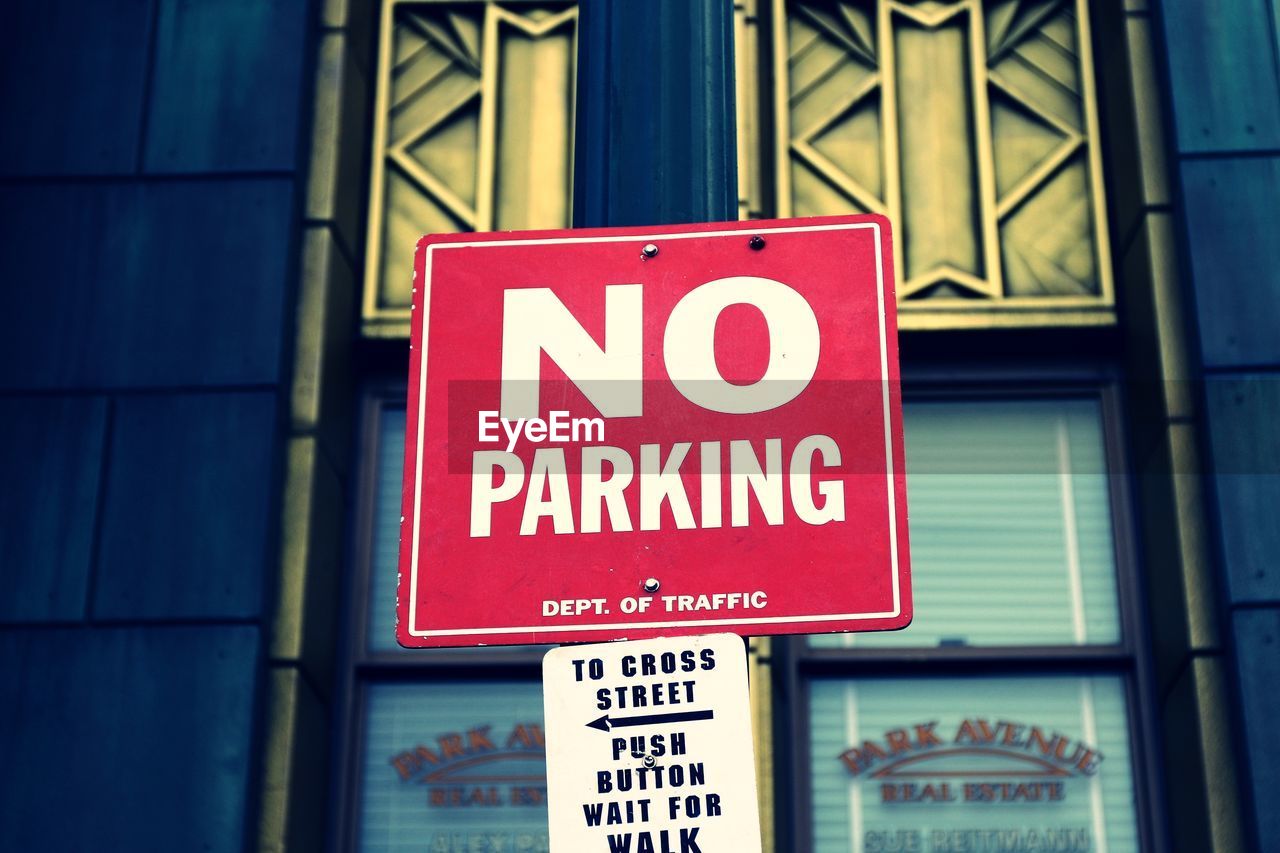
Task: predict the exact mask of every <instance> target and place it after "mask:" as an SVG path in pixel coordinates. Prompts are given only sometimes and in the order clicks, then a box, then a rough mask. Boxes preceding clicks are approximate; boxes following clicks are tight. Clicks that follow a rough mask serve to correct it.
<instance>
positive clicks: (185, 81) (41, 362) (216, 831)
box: [0, 0, 319, 853]
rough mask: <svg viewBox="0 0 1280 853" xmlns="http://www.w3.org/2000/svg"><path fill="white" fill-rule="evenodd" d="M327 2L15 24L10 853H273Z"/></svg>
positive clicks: (0, 303) (10, 49)
mask: <svg viewBox="0 0 1280 853" xmlns="http://www.w3.org/2000/svg"><path fill="white" fill-rule="evenodd" d="M318 17H319V9H318V8H316V5H315V4H313V3H310V2H308V0H270V2H260V0H222V2H210V0H98V2H80V0H49V2H40V3H17V4H9V6H7V7H6V8H5V12H4V20H3V22H2V23H0V127H3V128H4V130H3V132H0V581H2V583H3V595H0V755H3V756H4V765H5V766H4V772H3V773H0V814H3V818H0V849H3V850H41V851H48V853H61V851H81V850H129V851H166V853H169V851H176V850H195V851H199V850H204V851H213V853H219V851H240V850H243V849H246V847H251V846H252V845H251V843H250V841H251V839H253V838H254V833H255V827H254V826H252V825H251V822H252V820H253V813H254V810H255V809H256V806H255V805H254V804H255V803H256V798H257V792H256V790H255V786H256V779H255V770H254V767H255V763H256V762H257V758H256V757H255V756H256V754H257V751H258V749H259V747H258V745H257V740H256V739H257V738H258V737H259V736H260V735H259V729H260V727H261V714H262V707H261V706H262V700H261V695H262V684H263V646H264V643H265V642H266V637H265V634H264V614H265V613H266V612H268V607H269V603H270V601H271V596H272V595H273V590H272V589H271V583H272V578H273V577H274V568H273V566H274V564H275V561H276V559H277V556H276V548H277V540H278V531H277V527H278V515H279V505H280V485H279V484H280V476H281V475H280V467H281V455H282V447H283V444H282V440H283V429H284V423H283V422H284V420H285V419H284V418H283V417H282V415H281V412H282V400H283V399H284V391H285V389H286V388H287V383H288V372H289V366H288V363H287V358H286V355H285V354H286V353H288V352H289V351H290V349H289V344H290V341H289V336H290V334H291V326H292V317H293V315H292V311H293V290H294V280H295V279H296V276H297V272H298V257H299V254H300V246H299V227H300V223H299V213H298V208H299V202H298V199H299V194H300V191H301V190H300V188H301V187H303V186H305V177H306V176H305V174H303V168H304V166H303V164H302V162H301V157H302V155H301V154H300V152H301V151H303V150H304V148H303V147H302V146H300V144H299V143H300V139H301V138H302V136H303V135H304V131H305V125H306V124H307V122H308V121H309V106H310V97H311V93H310V86H309V83H308V82H307V81H308V75H309V73H310V68H309V63H308V57H309V56H310V55H311V53H310V51H311V46H312V45H313V44H314V39H315V31H316V22H317V20H318Z"/></svg>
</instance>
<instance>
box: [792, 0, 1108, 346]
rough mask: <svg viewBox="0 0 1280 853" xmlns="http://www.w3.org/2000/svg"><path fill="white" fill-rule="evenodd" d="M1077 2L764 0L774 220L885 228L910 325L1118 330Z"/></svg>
mask: <svg viewBox="0 0 1280 853" xmlns="http://www.w3.org/2000/svg"><path fill="white" fill-rule="evenodd" d="M1087 6H1088V3H1087V0H919V2H908V0H774V7H773V13H774V14H773V22H774V33H773V35H774V42H773V57H774V79H775V81H776V82H775V85H776V87H777V90H776V91H775V92H774V98H775V113H776V116H775V117H776V128H777V140H776V151H777V156H776V163H775V165H776V174H775V180H776V190H777V205H778V213H779V214H780V215H783V216H817V215H822V214H833V213H847V212H850V211H868V212H877V213H884V214H886V215H888V216H889V217H890V218H891V219H892V221H893V222H894V223H895V225H896V226H897V229H898V230H897V241H896V246H897V248H896V255H895V259H894V260H895V265H896V268H897V270H898V280H899V288H898V298H899V302H900V303H901V314H900V318H901V323H902V325H903V326H904V327H906V328H913V327H914V328H946V327H957V326H997V325H999V326H1009V325H1074V324H1089V325H1095V324H1107V323H1113V322H1114V321H1115V313H1114V295H1113V290H1112V283H1111V273H1110V258H1109V249H1108V242H1107V228H1106V220H1105V212H1104V200H1103V193H1102V167H1101V160H1100V152H1099V149H1098V118H1097V102H1096V98H1095V95H1094V85H1093V74H1092V58H1091V55H1090V47H1089V25H1088V17H1087Z"/></svg>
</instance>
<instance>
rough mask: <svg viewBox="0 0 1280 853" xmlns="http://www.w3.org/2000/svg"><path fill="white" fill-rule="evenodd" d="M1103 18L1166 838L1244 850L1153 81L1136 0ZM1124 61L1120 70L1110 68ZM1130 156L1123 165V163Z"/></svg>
mask: <svg viewBox="0 0 1280 853" xmlns="http://www.w3.org/2000/svg"><path fill="white" fill-rule="evenodd" d="M1124 6H1125V9H1124V11H1121V10H1119V9H1116V10H1114V11H1113V12H1111V14H1112V18H1113V19H1112V20H1109V21H1106V22H1104V23H1103V25H1102V26H1101V28H1100V30H1099V33H1100V36H1101V38H1100V42H1101V44H1100V53H1101V56H1100V61H1101V62H1102V65H1103V66H1104V67H1105V68H1107V69H1108V74H1107V79H1106V88H1105V89H1104V92H1103V94H1104V105H1105V106H1106V107H1107V113H1108V115H1107V116H1106V119H1107V120H1108V125H1109V128H1110V129H1111V133H1110V134H1109V141H1110V144H1111V147H1112V150H1111V152H1110V154H1111V162H1113V163H1114V164H1116V166H1115V168H1114V169H1113V174H1112V175H1111V176H1110V177H1111V181H1112V184H1111V187H1110V189H1111V195H1112V199H1113V211H1114V221H1115V234H1116V237H1117V243H1116V245H1117V250H1118V251H1117V256H1118V258H1119V264H1118V266H1119V273H1120V275H1119V279H1120V281H1119V287H1118V291H1119V293H1120V297H1121V308H1122V310H1123V314H1124V316H1125V318H1126V324H1125V328H1124V334H1125V339H1126V342H1127V346H1126V352H1127V356H1128V364H1127V365H1126V366H1127V371H1126V372H1127V373H1128V375H1129V377H1130V379H1131V381H1130V383H1129V385H1128V387H1127V388H1126V389H1125V391H1126V394H1125V397H1126V401H1127V403H1128V408H1129V413H1130V427H1131V430H1132V442H1131V445H1132V446H1133V447H1134V448H1135V459H1134V463H1135V468H1136V470H1137V473H1138V478H1137V480H1138V484H1139V488H1138V490H1137V491H1138V504H1139V507H1140V518H1139V523H1140V524H1141V526H1142V528H1143V532H1144V534H1145V535H1144V537H1143V539H1144V544H1145V546H1146V548H1145V554H1144V557H1145V559H1144V564H1145V568H1146V573H1145V574H1146V577H1145V589H1144V590H1143V592H1144V593H1145V596H1146V599H1147V612H1148V614H1149V619H1150V628H1151V634H1152V651H1153V659H1154V661H1153V662H1154V665H1155V676H1154V681H1155V687H1156V689H1157V691H1158V697H1157V699H1158V702H1159V704H1158V706H1157V713H1158V715H1159V716H1160V718H1161V723H1162V729H1163V732H1164V743H1163V744H1155V745H1153V746H1154V748H1157V749H1163V759H1164V760H1163V765H1164V769H1165V771H1166V772H1165V785H1164V787H1165V794H1166V796H1167V800H1168V802H1167V806H1168V814H1169V817H1170V820H1169V823H1170V824H1171V829H1172V837H1171V838H1170V839H1168V846H1169V847H1170V848H1171V849H1174V850H1179V851H1187V853H1193V851H1195V852H1196V853H1198V851H1205V850H1213V851H1218V853H1234V851H1238V850H1244V849H1245V846H1246V843H1245V836H1244V831H1243V815H1242V814H1241V811H1240V803H1239V797H1238V792H1237V786H1238V779H1239V776H1238V773H1239V768H1238V767H1237V766H1236V761H1235V756H1234V752H1233V747H1232V744H1231V735H1230V732H1231V723H1230V720H1229V718H1228V717H1229V715H1228V711H1227V709H1228V707H1229V706H1228V701H1229V700H1228V692H1227V691H1228V685H1227V680H1228V674H1227V669H1226V662H1225V660H1224V658H1223V653H1222V650H1223V649H1222V634H1221V631H1222V629H1221V626H1220V624H1219V619H1218V603H1217V600H1216V599H1217V593H1216V585H1215V582H1214V578H1213V572H1214V566H1213V558H1212V554H1211V551H1210V545H1209V538H1208V527H1207V515H1206V514H1207V512H1208V510H1207V505H1206V502H1205V495H1204V487H1203V484H1202V477H1201V462H1200V459H1199V458H1198V454H1197V450H1196V447H1197V431H1198V430H1199V429H1200V422H1199V414H1198V412H1197V411H1196V405H1195V399H1196V395H1195V393H1194V389H1193V387H1192V385H1191V382H1192V381H1193V373H1192V368H1191V360H1192V356H1191V352H1192V345H1193V341H1192V339H1191V338H1190V337H1189V332H1188V327H1187V321H1186V318H1184V316H1183V294H1182V292H1181V286H1182V285H1181V282H1180V280H1179V270H1178V258H1177V249H1176V246H1175V242H1174V222H1173V212H1172V198H1171V195H1170V180H1169V174H1168V164H1167V161H1166V156H1165V151H1166V145H1165V140H1164V119H1163V114H1162V109H1163V106H1162V103H1161V98H1162V96H1161V91H1160V87H1159V86H1158V84H1157V82H1156V81H1157V78H1156V61H1155V56H1154V53H1153V50H1154V48H1153V40H1152V39H1153V32H1152V22H1151V20H1150V17H1149V12H1148V9H1147V3H1146V2H1145V0H1126V2H1125V4H1124ZM1122 71H1123V72H1127V73H1119V72H1122ZM1135 165H1136V166H1137V168H1136V169H1135V168H1134V166H1135Z"/></svg>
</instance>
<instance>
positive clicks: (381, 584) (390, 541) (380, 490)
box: [368, 407, 405, 652]
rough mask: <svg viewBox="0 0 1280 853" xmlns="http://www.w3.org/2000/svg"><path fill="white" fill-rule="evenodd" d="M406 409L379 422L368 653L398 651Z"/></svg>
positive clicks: (389, 412)
mask: <svg viewBox="0 0 1280 853" xmlns="http://www.w3.org/2000/svg"><path fill="white" fill-rule="evenodd" d="M404 412H405V410H404V409H403V408H399V407H397V408H386V409H383V410H382V413H381V417H380V418H379V419H378V456H377V461H376V463H375V464H376V465H377V466H378V470H377V472H376V474H375V478H376V479H375V486H374V497H373V555H372V556H371V557H370V564H369V575H370V577H369V621H368V624H369V636H368V642H369V650H370V651H375V652H385V651H398V650H400V645H399V643H397V642H396V565H397V561H398V559H399V552H400V479H401V477H402V475H403V470H404V469H403V466H404V430H405V413H404Z"/></svg>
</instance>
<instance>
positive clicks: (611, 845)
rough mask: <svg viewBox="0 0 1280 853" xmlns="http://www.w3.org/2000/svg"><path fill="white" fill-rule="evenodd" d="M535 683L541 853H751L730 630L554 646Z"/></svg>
mask: <svg viewBox="0 0 1280 853" xmlns="http://www.w3.org/2000/svg"><path fill="white" fill-rule="evenodd" d="M542 681H543V696H544V701H545V713H546V730H547V804H548V815H547V819H548V823H549V827H550V839H551V849H552V850H555V851H561V850H563V851H574V853H591V851H596V850H599V851H607V853H702V851H707V853H711V851H720V850H732V851H734V853H759V851H760V818H759V812H758V806H757V802H756V777H755V757H754V752H753V746H752V738H751V715H750V711H749V704H748V700H747V667H746V655H745V654H744V649H743V645H742V640H741V639H740V638H739V637H737V636H735V635H733V634H708V635H704V636H701V637H677V638H671V639H662V640H645V641H638V642H630V643H612V644H600V645H591V646H566V647H564V648H559V649H553V650H552V651H550V652H548V653H547V654H546V656H545V657H544V658H543V660H542Z"/></svg>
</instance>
